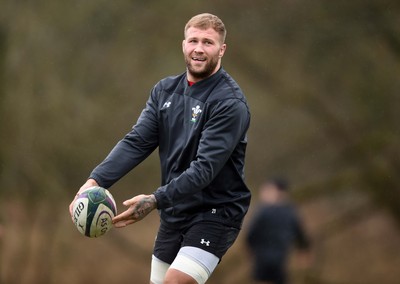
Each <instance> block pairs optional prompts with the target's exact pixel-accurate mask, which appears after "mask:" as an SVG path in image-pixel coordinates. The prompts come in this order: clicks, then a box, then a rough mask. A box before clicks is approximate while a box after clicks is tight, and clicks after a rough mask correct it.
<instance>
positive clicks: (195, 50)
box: [194, 42, 204, 53]
mask: <svg viewBox="0 0 400 284" xmlns="http://www.w3.org/2000/svg"><path fill="white" fill-rule="evenodd" d="M194 52H196V53H203V52H204V50H203V45H202V44H201V43H200V42H199V43H198V44H196V47H195V48H194Z"/></svg>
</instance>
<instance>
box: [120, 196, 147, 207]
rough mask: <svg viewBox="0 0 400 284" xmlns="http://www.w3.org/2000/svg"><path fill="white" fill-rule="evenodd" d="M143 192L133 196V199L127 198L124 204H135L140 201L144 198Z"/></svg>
mask: <svg viewBox="0 0 400 284" xmlns="http://www.w3.org/2000/svg"><path fill="white" fill-rule="evenodd" d="M142 196H143V194H141V195H137V196H135V197H132V198H131V199H128V200H125V201H124V202H122V204H123V205H125V206H131V205H134V204H135V203H136V202H138V201H139V200H140V199H141V198H142Z"/></svg>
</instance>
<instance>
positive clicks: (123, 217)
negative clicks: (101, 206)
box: [112, 208, 132, 224]
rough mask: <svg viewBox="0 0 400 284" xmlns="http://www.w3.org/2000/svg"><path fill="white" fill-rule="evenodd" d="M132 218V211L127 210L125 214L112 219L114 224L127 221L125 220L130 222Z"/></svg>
mask: <svg viewBox="0 0 400 284" xmlns="http://www.w3.org/2000/svg"><path fill="white" fill-rule="evenodd" d="M131 218H132V209H131V208H129V209H128V210H125V211H124V212H122V213H121V214H119V215H117V216H115V217H114V218H113V219H112V222H113V224H115V223H117V222H120V221H125V220H129V219H131Z"/></svg>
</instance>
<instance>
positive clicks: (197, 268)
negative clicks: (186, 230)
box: [150, 246, 219, 284]
mask: <svg viewBox="0 0 400 284" xmlns="http://www.w3.org/2000/svg"><path fill="white" fill-rule="evenodd" d="M218 262H219V258H218V257H216V256H215V255H213V254H212V253H209V252H207V251H205V250H202V249H199V248H196V247H189V246H186V247H182V248H181V249H180V250H179V252H178V255H177V256H176V258H175V260H174V261H173V262H172V264H171V265H169V264H168V263H166V262H164V261H161V260H159V259H158V258H156V257H155V256H154V255H153V257H152V261H151V275H150V281H151V282H152V283H153V284H162V283H163V281H164V277H165V274H166V273H167V270H168V269H169V268H173V269H176V270H179V271H181V272H183V273H185V274H187V275H189V276H191V277H192V278H193V279H195V280H196V281H197V283H198V284H204V283H206V281H207V280H208V278H209V277H210V275H211V273H212V272H213V271H214V269H215V268H216V267H217V265H218Z"/></svg>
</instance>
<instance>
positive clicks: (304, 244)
mask: <svg viewBox="0 0 400 284" xmlns="http://www.w3.org/2000/svg"><path fill="white" fill-rule="evenodd" d="M293 216H294V217H293V222H294V239H295V244H296V246H297V248H299V249H304V250H307V249H309V247H310V239H309V238H308V236H307V234H306V232H305V230H304V226H303V223H302V222H301V219H300V216H299V213H298V212H297V210H294V211H293Z"/></svg>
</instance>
